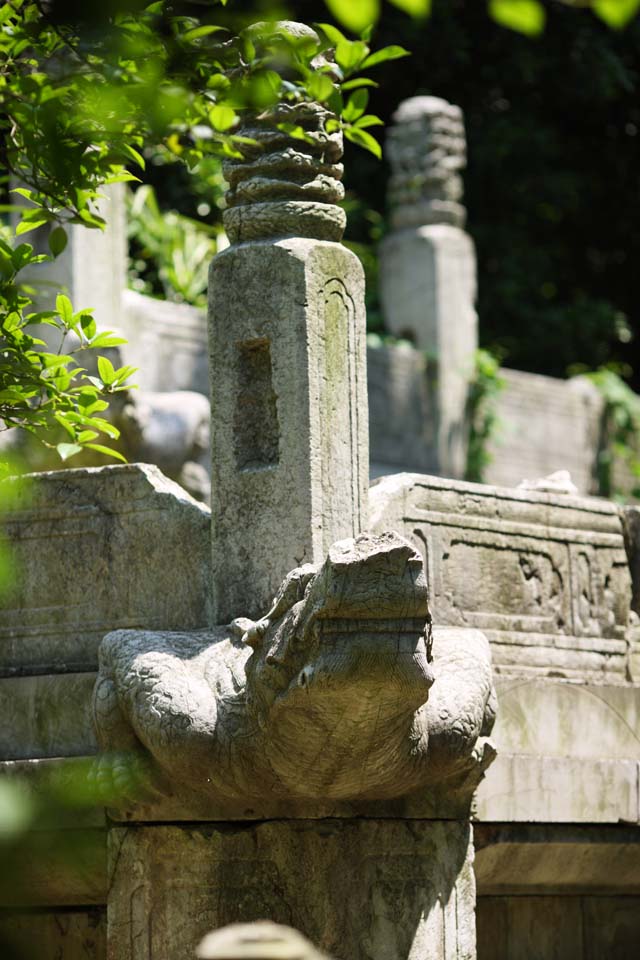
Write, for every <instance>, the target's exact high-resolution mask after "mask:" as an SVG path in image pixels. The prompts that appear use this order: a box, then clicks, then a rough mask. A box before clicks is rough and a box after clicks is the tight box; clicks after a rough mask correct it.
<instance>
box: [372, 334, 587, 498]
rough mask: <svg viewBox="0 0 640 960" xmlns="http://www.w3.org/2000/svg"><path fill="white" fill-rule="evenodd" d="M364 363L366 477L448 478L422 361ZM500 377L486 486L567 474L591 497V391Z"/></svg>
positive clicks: (398, 349)
mask: <svg viewBox="0 0 640 960" xmlns="http://www.w3.org/2000/svg"><path fill="white" fill-rule="evenodd" d="M367 360H368V373H369V409H370V418H369V432H370V438H369V443H370V451H371V476H372V477H378V476H382V475H383V474H389V473H398V472H401V471H405V470H407V471H411V472H413V471H424V472H428V473H434V474H437V475H440V476H442V475H451V474H443V473H442V472H441V471H440V470H439V469H438V460H437V451H436V448H435V439H434V438H435V436H436V433H437V423H436V419H437V417H436V413H435V406H434V401H433V391H434V388H435V381H436V379H437V374H436V372H435V369H434V368H433V367H432V366H430V364H429V362H428V360H427V358H426V357H425V355H424V354H423V353H422V352H421V351H418V350H414V349H412V348H411V347H410V346H409V345H402V346H394V345H384V346H379V347H374V346H369V349H368V355H367ZM469 374H470V371H466V375H467V376H469ZM500 376H501V378H502V379H503V380H504V387H503V389H502V390H501V391H500V393H499V394H498V396H497V399H496V401H495V413H496V418H497V419H496V426H495V431H494V434H493V436H492V438H491V441H490V443H489V446H488V453H489V455H490V458H491V459H490V463H489V465H488V467H487V469H486V475H485V478H484V479H485V482H487V483H491V484H496V485H499V486H506V487H514V486H517V485H518V484H519V483H520V481H521V480H524V479H537V478H539V477H545V476H548V474H550V473H555V471H556V470H568V471H569V472H570V474H571V479H572V480H573V483H574V484H575V485H576V487H577V488H578V491H579V493H581V494H590V493H593V492H594V490H595V482H596V478H595V468H596V459H597V454H598V445H599V441H600V419H601V416H602V400H601V398H600V395H599V393H598V391H597V390H596V388H595V387H593V386H592V384H590V383H589V381H587V380H585V379H584V378H579V377H576V378H574V379H572V380H558V379H556V378H554V377H544V376H541V375H539V374H535V373H523V372H522V371H519V370H508V369H506V368H503V369H501V370H500ZM454 479H462V475H461V474H458V475H455V476H454Z"/></svg>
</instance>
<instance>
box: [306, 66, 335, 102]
mask: <svg viewBox="0 0 640 960" xmlns="http://www.w3.org/2000/svg"><path fill="white" fill-rule="evenodd" d="M307 90H308V91H309V93H310V94H311V96H312V97H313V99H314V100H318V101H319V102H320V103H324V101H325V100H328V99H329V97H331V96H332V95H333V93H334V92H335V87H334V85H333V83H332V81H331V78H330V77H328V76H327V75H326V74H324V73H312V74H311V76H310V77H309V79H308V81H307Z"/></svg>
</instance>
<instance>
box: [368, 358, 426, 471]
mask: <svg viewBox="0 0 640 960" xmlns="http://www.w3.org/2000/svg"><path fill="white" fill-rule="evenodd" d="M430 374H431V370H430V367H429V365H428V362H427V358H426V356H425V354H424V353H422V351H420V350H415V349H414V348H413V347H400V346H389V345H386V344H385V345H384V346H376V347H374V346H371V345H368V346H367V392H368V397H369V458H370V465H369V467H370V475H371V476H372V477H379V476H384V475H385V474H389V473H397V471H398V470H412V471H416V472H421V473H437V472H438V458H437V451H436V426H437V424H436V418H435V415H434V414H435V410H434V398H433V389H434V386H435V384H434V378H433V377H432V376H430Z"/></svg>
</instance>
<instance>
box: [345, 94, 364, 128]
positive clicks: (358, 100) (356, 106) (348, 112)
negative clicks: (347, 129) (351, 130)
mask: <svg viewBox="0 0 640 960" xmlns="http://www.w3.org/2000/svg"><path fill="white" fill-rule="evenodd" d="M368 102H369V93H368V92H367V90H356V92H355V93H352V94H351V96H350V97H349V102H348V103H347V105H346V107H345V108H344V110H343V111H342V119H343V120H344V121H345V122H346V123H351V122H352V121H353V120H357V119H358V117H361V116H362V114H363V113H364V111H365V110H366V109H367V104H368Z"/></svg>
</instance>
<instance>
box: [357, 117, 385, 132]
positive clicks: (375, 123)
mask: <svg viewBox="0 0 640 960" xmlns="http://www.w3.org/2000/svg"><path fill="white" fill-rule="evenodd" d="M354 126H355V127H357V128H358V129H359V130H363V129H364V128H365V127H383V126H384V122H383V121H382V120H381V119H380V117H374V116H373V114H372V113H367V114H365V115H364V117H360V118H359V119H358V120H356V121H355V123H354Z"/></svg>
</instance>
